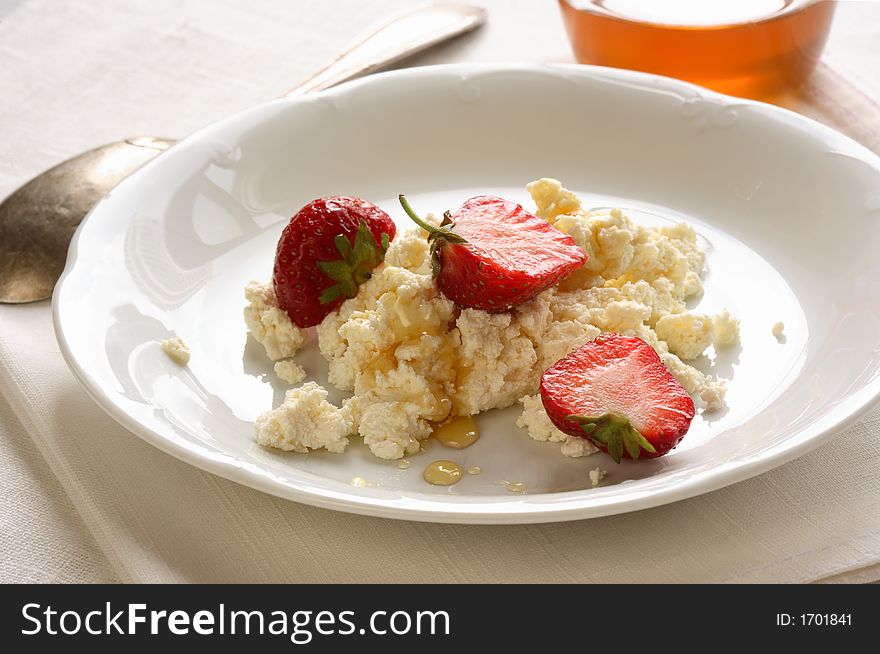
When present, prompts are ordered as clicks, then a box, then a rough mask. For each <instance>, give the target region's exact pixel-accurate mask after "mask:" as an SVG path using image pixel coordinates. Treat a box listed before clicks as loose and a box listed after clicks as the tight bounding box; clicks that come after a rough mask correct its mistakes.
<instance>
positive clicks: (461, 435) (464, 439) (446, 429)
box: [433, 416, 480, 450]
mask: <svg viewBox="0 0 880 654" xmlns="http://www.w3.org/2000/svg"><path fill="white" fill-rule="evenodd" d="M433 436H434V438H436V439H437V440H438V441H439V442H440V443H442V444H443V445H445V446H446V447H451V448H453V449H456V450H463V449H464V448H466V447H470V446H471V445H473V444H474V443H476V442H477V440H479V438H480V429H479V427H477V423H476V422H475V421H474V419H473V417H472V416H458V417H456V418H453V419H452V420H449V421H447V422H444V423H442V424H439V425H437V426H436V427H434V433H433Z"/></svg>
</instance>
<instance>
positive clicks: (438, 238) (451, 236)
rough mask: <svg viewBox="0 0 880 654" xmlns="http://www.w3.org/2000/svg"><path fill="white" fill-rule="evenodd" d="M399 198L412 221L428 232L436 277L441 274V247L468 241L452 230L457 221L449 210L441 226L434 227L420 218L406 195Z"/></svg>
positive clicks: (432, 269)
mask: <svg viewBox="0 0 880 654" xmlns="http://www.w3.org/2000/svg"><path fill="white" fill-rule="evenodd" d="M398 199H399V200H400V206H401V207H403V210H404V211H405V212H406V215H407V216H409V217H410V218H412V221H413V222H414V223H415V224H416V225H418V226H419V227H421V228H422V229H424V230H425V231H426V232H428V242H429V243H430V244H431V250H430V254H431V272H432V276H433V277H435V278H436V277H437V276H438V275H439V274H440V248H442V247H443V246H444V245H446V244H447V243H467V241H466V240H465V239H464V238H463V237H462V236H459V235H458V234H456V233H455V232H453V231H452V228H453V227H455V223H453V222H452V214H451V213H449V211H444V212H443V222H441V223H440V227H434V226H433V225H429V224H428V223H427V222H425V221H424V220H422V219H421V218H419V216H418V214H417V213H416V212H415V211H414V210H413V208H412V207H411V206H410V204H409V201H408V200H407V199H406V196H405V195H403V194H402V193H401V194H400V195H399V196H398ZM444 228H445V229H444Z"/></svg>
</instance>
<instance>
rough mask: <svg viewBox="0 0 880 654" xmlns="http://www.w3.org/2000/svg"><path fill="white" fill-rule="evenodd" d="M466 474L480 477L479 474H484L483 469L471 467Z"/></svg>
mask: <svg viewBox="0 0 880 654" xmlns="http://www.w3.org/2000/svg"><path fill="white" fill-rule="evenodd" d="M466 472H467V473H468V474H469V475H478V474H480V473H481V472H483V469H482V468H481V467H480V466H470V467H469V468H468V469H467V470H466Z"/></svg>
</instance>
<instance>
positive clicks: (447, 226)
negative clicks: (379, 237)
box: [400, 195, 587, 312]
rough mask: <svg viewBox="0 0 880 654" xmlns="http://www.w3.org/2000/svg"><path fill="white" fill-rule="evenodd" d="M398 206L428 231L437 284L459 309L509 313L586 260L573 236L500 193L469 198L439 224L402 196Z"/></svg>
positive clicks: (447, 214)
mask: <svg viewBox="0 0 880 654" xmlns="http://www.w3.org/2000/svg"><path fill="white" fill-rule="evenodd" d="M400 204H401V206H403V209H404V211H406V213H407V214H408V215H409V217H410V218H412V219H413V221H414V222H415V223H416V224H417V225H419V227H421V228H422V229H424V230H426V231H427V232H428V240H429V241H430V242H431V254H432V258H433V269H434V277H436V278H437V286H438V287H439V288H440V290H441V291H442V292H443V294H444V295H445V296H446V297H448V298H449V299H450V300H452V301H453V302H455V303H456V304H457V305H458V306H460V307H467V308H472V309H482V310H483V311H492V312H499V311H507V310H508V309H510V308H511V307H513V306H516V305H517V304H521V303H522V302H525V301H527V300H530V299H532V298H533V297H535V296H536V295H537V294H538V293H540V292H541V291H543V290H544V289H546V288H549V287H550V286H553V285H554V284H556V283H557V282H558V281H559V280H560V279H562V278H563V277H565V276H566V275H568V274H569V273H571V272H573V271H574V270H577V269H578V268H580V267H581V266H582V265H584V263H585V262H586V260H587V255H586V253H584V251H583V250H581V249H580V248H579V247H578V246H577V244H575V242H574V241H573V240H572V239H571V237H570V236H568V235H567V234H563V233H562V232H560V231H559V230H558V229H556V228H555V227H553V226H552V225H550V224H549V223H548V222H547V221H546V220H543V219H541V218H538V217H537V216H534V215H532V214H530V213H529V212H528V211H526V210H525V209H523V208H522V207H521V206H520V205H518V204H516V203H514V202H509V201H507V200H503V199H501V198H498V197H494V196H491V195H481V196H477V197H475V198H471V199H470V200H468V201H467V202H465V203H464V204H463V205H462V206H461V208H460V209H459V210H458V211H456V212H455V215H452V214H450V213H449V212H448V211H447V212H445V213H444V214H443V222H442V223H440V227H439V228H438V227H433V226H432V225H429V224H427V223H425V222H424V221H423V220H422V219H421V218H419V217H418V215H416V213H415V211H413V209H412V207H410V205H409V203H408V202H407V201H406V198H405V197H404V196H403V195H401V196H400Z"/></svg>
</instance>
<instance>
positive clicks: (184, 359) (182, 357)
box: [159, 336, 189, 366]
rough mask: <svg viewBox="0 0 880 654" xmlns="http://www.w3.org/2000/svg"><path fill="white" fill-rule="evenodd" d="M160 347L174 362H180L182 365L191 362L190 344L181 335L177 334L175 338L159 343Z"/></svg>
mask: <svg viewBox="0 0 880 654" xmlns="http://www.w3.org/2000/svg"><path fill="white" fill-rule="evenodd" d="M159 347H161V348H162V351H163V352H164V353H165V354H167V355H168V357H169V358H170V359H171V360H172V361H174V363H178V364H180V365H181V366H185V365H186V364H188V363H189V346H188V345H187V344H186V343H185V342H184V341H183V339H182V338H180V336H175V337H174V338H169V339H166V340H164V341H162V342H161V343H159Z"/></svg>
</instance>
